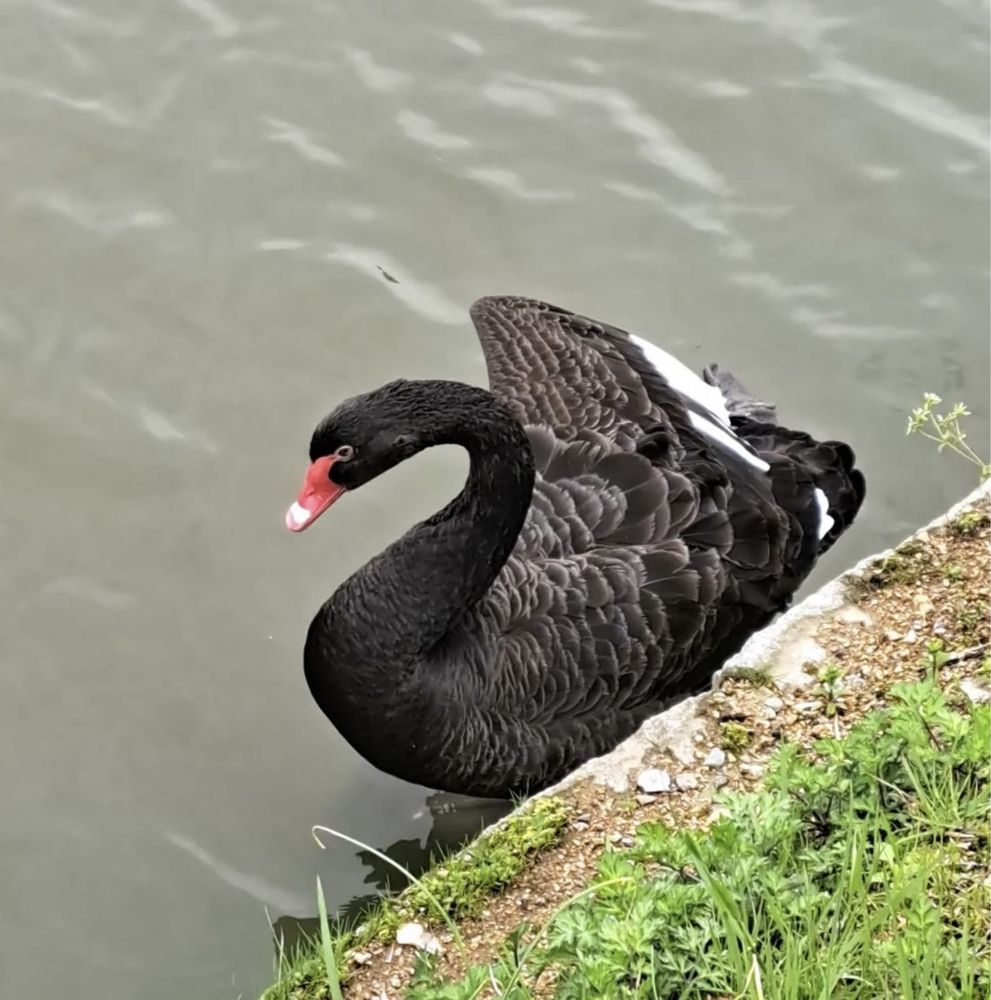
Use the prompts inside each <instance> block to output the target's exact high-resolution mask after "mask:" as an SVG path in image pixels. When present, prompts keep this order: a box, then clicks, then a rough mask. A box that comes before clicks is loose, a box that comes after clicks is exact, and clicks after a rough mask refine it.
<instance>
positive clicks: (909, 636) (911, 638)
mask: <svg viewBox="0 0 991 1000" xmlns="http://www.w3.org/2000/svg"><path fill="white" fill-rule="evenodd" d="M918 639H919V636H918V635H917V634H916V631H915V629H914V628H910V629H909V630H908V631H907V632H906V633H905V634H904V635H903V636H902V642H918Z"/></svg>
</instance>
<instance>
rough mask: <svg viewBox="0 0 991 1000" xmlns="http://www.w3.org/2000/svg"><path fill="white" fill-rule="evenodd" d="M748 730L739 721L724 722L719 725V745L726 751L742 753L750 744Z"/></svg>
mask: <svg viewBox="0 0 991 1000" xmlns="http://www.w3.org/2000/svg"><path fill="white" fill-rule="evenodd" d="M750 739H751V736H750V730H749V729H747V727H746V726H741V725H740V723H739V722H724V723H723V724H722V725H721V726H720V727H719V745H720V746H721V747H722V748H723V749H724V750H726V751H727V752H728V753H735V754H739V753H742V752H743V751H744V750H746V748H747V747H748V746H750Z"/></svg>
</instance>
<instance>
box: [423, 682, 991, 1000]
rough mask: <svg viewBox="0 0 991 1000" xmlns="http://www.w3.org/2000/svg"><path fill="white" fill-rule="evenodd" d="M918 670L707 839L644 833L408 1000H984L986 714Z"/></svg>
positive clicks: (780, 770)
mask: <svg viewBox="0 0 991 1000" xmlns="http://www.w3.org/2000/svg"><path fill="white" fill-rule="evenodd" d="M938 681H939V679H938V677H934V676H932V675H930V676H929V677H928V678H927V679H926V680H924V681H920V682H918V683H915V684H911V685H907V684H903V685H898V686H896V687H895V688H894V689H893V690H892V697H893V703H892V705H891V707H890V708H887V709H884V710H883V711H879V712H875V713H873V714H871V715H869V716H867V717H866V718H864V719H863V720H861V721H860V722H858V723H857V724H855V725H854V726H853V727H852V728H851V730H850V732H849V734H848V735H847V736H846V737H845V738H843V739H828V740H822V741H820V742H819V743H818V744H817V745H816V748H815V752H814V753H812V754H806V753H803V752H800V751H799V750H798V749H797V748H795V747H793V746H790V747H784V748H782V749H781V750H779V751H778V752H777V754H776V755H775V758H774V759H773V761H772V766H771V768H770V770H769V775H768V779H767V787H766V788H765V789H764V790H762V791H761V792H758V793H747V794H739V793H732V794H727V795H725V796H724V797H723V806H724V808H725V809H726V810H727V814H726V815H725V816H724V817H723V818H722V819H721V820H719V821H718V822H717V823H716V824H715V825H714V826H713V827H711V828H710V829H709V830H708V831H706V832H704V833H697V832H694V831H688V830H672V829H668V828H667V827H665V826H663V825H660V824H657V823H651V824H645V825H643V826H641V827H640V829H639V832H638V836H637V838H636V842H635V844H634V846H633V847H632V848H630V849H628V850H609V851H607V852H606V853H605V854H604V855H603V856H602V858H601V861H600V864H599V870H598V875H597V877H596V879H595V881H594V882H593V883H592V885H591V886H589V887H588V888H587V889H586V890H585V891H584V892H583V893H582V894H581V895H580V896H579V897H575V898H574V899H572V900H570V901H569V902H568V903H567V904H565V905H564V906H563V907H562V908H561V909H559V911H558V912H557V913H556V914H555V915H554V916H553V917H552V918H551V919H550V920H549V921H548V923H547V924H546V925H545V926H544V927H543V928H541V929H540V930H539V932H538V931H537V930H535V929H533V928H529V927H527V926H526V925H521V926H520V928H518V929H517V931H516V932H515V933H514V934H512V935H511V936H510V937H509V938H508V939H507V940H506V942H505V946H504V949H503V952H502V954H501V956H500V957H499V958H498V959H497V960H496V961H494V962H492V963H489V964H487V965H484V966H475V967H473V968H471V969H469V970H468V971H467V973H466V974H465V975H464V976H463V977H462V978H461V979H460V980H459V981H458V982H454V983H443V982H440V981H439V980H438V978H437V975H436V972H435V969H434V965H433V960H431V959H429V958H428V957H424V958H422V959H421V962H420V967H419V969H418V973H417V975H416V977H415V979H414V982H413V984H412V985H411V987H410V989H409V991H408V993H407V996H408V997H409V998H410V1000H474V998H476V997H480V996H483V995H485V996H491V995H497V996H501V997H505V998H507V1000H531V998H535V997H541V998H543V997H552V996H553V997H555V998H557V1000H590V998H593V997H601V998H624V1000H625V998H631V1000H632V998H644V1000H715V998H724V997H725V998H729V997H733V998H737V1000H825V998H830V997H836V998H841V1000H868V998H870V1000H875V998H891V1000H895V998H899V1000H901V998H905V1000H922V998H930V997H940V998H946V1000H964V998H971V997H980V996H987V995H988V989H989V978H988V970H989V941H988V904H989V891H988V886H987V884H986V881H985V878H986V874H987V863H988V851H989V847H988V834H989V830H988V819H989V799H988V796H989V784H991V773H989V771H991V748H989V744H991V711H989V708H988V706H987V705H979V706H969V705H968V706H967V707H965V708H961V709H958V708H955V707H953V706H952V705H950V704H949V703H948V702H947V700H946V698H945V697H944V695H943V693H942V691H941V690H940V688H939V686H938Z"/></svg>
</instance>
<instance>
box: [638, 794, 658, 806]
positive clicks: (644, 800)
mask: <svg viewBox="0 0 991 1000" xmlns="http://www.w3.org/2000/svg"><path fill="white" fill-rule="evenodd" d="M656 801H657V796H656V795H643V794H640V795H638V796H637V805H640V806H649V805H650V804H651V803H652V802H656Z"/></svg>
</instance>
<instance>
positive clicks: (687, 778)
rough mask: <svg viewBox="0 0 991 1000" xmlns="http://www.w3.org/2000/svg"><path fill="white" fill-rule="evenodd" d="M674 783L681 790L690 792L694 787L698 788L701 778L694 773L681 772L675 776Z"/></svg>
mask: <svg viewBox="0 0 991 1000" xmlns="http://www.w3.org/2000/svg"><path fill="white" fill-rule="evenodd" d="M674 783H675V785H677V787H678V790H679V791H681V792H690V791H692V789H694V788H698V786H699V779H698V778H696V777H695V775H694V774H679V775H677V776H676V777H675V779H674Z"/></svg>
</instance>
